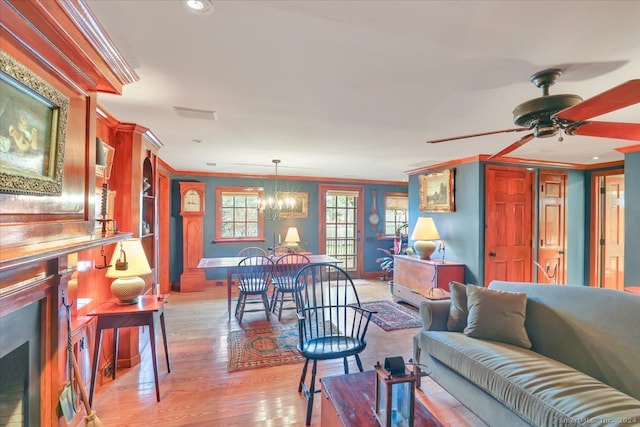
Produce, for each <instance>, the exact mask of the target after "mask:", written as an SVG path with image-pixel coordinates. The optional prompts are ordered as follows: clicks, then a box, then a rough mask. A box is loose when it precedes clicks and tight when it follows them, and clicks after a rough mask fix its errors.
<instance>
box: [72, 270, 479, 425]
mask: <svg viewBox="0 0 640 427" xmlns="http://www.w3.org/2000/svg"><path fill="white" fill-rule="evenodd" d="M359 283H362V284H359V285H358V294H359V296H360V299H361V301H375V300H382V299H389V300H390V299H391V297H390V295H389V290H388V285H387V283H386V282H382V281H371V282H361V281H359ZM165 318H166V324H167V336H168V341H169V354H170V357H171V373H170V374H168V373H167V368H166V363H165V357H164V350H163V347H162V344H161V343H162V341H161V340H162V338H161V336H158V339H157V343H158V367H159V375H160V397H161V401H160V402H156V396H155V388H154V383H153V369H152V365H151V352H150V350H149V346H146V347H145V348H144V349H143V350H142V353H141V354H142V363H141V364H140V365H138V366H136V367H133V368H131V369H126V370H125V369H120V370H118V377H117V379H116V380H115V381H112V382H107V383H106V384H104V385H103V386H101V387H100V388H99V389H98V390H97V392H96V395H95V397H94V405H93V409H94V410H95V411H96V413H97V415H98V417H99V418H100V420H101V421H102V422H103V423H104V425H105V426H107V427H124V426H156V425H157V426H167V427H170V426H224V427H235V426H243V427H244V426H269V427H278V426H304V419H305V411H306V401H305V399H304V397H303V396H302V395H301V394H299V393H298V381H299V378H300V372H301V369H302V364H295V365H285V366H277V367H273V368H263V369H255V370H248V371H240V372H233V373H228V372H227V364H228V361H229V359H228V354H227V337H228V334H229V332H230V331H232V330H238V329H240V328H241V327H242V328H251V327H261V326H266V325H268V322H267V320H266V318H265V316H264V313H245V317H244V319H243V322H242V326H240V325H239V324H238V322H237V320H236V319H235V318H233V317H232V319H231V322H227V301H226V288H225V287H215V288H210V289H207V290H205V291H204V292H194V293H177V292H174V293H172V294H171V296H170V298H169V300H168V302H167V304H166V308H165ZM290 322H294V313H293V311H286V312H283V318H282V323H290ZM270 323H273V324H278V323H280V322H279V321H278V320H277V316H271V321H270ZM158 329H159V328H158ZM416 332H417V329H403V330H399V331H391V332H385V331H384V330H382V329H381V328H379V327H378V326H376V325H374V324H373V323H372V324H371V325H370V327H369V331H368V333H367V342H368V345H367V348H366V350H365V351H364V353H363V354H362V356H361V358H362V363H363V366H364V368H365V370H369V369H373V365H374V364H375V363H376V361H383V360H384V358H385V357H387V356H403V357H404V359H405V360H408V359H409V358H410V357H411V346H412V337H413V335H415V333H416ZM143 333H147V331H144V332H143ZM318 365H319V367H318V371H319V372H318V377H319V378H321V377H324V376H329V375H340V374H342V373H343V368H342V362H341V361H327V362H320V363H319V364H318ZM350 369H351V372H356V371H357V368H356V366H355V363H354V362H352V363H351V365H350ZM321 398H322V395H321V394H317V395H316V399H315V404H314V410H313V420H312V425H313V426H319V425H320V401H321ZM417 398H418V399H419V400H420V401H421V402H422V403H423V404H424V405H425V406H426V407H427V408H428V409H429V410H430V411H431V413H432V414H434V415H435V416H436V417H437V418H438V419H439V420H440V421H441V422H442V423H443V424H444V425H445V426H482V425H484V424H483V423H482V422H480V421H479V420H478V419H477V418H476V417H475V416H474V415H473V414H472V413H471V412H469V411H468V410H467V409H466V408H465V407H464V406H462V405H461V404H460V403H459V402H457V401H456V400H455V399H453V398H452V397H451V396H450V395H449V394H448V393H446V392H445V391H444V390H443V389H442V388H440V387H439V386H438V385H437V384H435V383H434V382H433V381H432V380H431V379H430V378H423V383H422V389H421V390H418V392H417ZM83 425H84V424H83Z"/></svg>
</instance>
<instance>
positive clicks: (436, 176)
mask: <svg viewBox="0 0 640 427" xmlns="http://www.w3.org/2000/svg"><path fill="white" fill-rule="evenodd" d="M418 180H419V181H420V205H419V210H420V212H455V203H454V184H455V169H446V170H443V171H440V172H434V173H428V174H425V175H420V176H418Z"/></svg>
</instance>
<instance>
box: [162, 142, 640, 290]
mask: <svg viewBox="0 0 640 427" xmlns="http://www.w3.org/2000/svg"><path fill="white" fill-rule="evenodd" d="M486 164H487V163H485V162H470V163H465V164H461V165H458V166H456V168H455V169H456V173H455V205H456V210H455V212H453V213H429V214H427V213H420V212H419V209H418V205H419V183H418V174H413V175H411V176H409V185H408V189H407V186H405V185H402V184H398V185H387V184H372V183H363V184H357V183H356V184H354V183H353V182H345V183H343V184H347V185H362V186H363V189H364V191H363V194H364V198H365V203H364V207H365V218H366V216H367V215H366V214H368V213H369V211H370V209H371V204H372V200H371V189H372V188H377V190H378V196H377V202H376V203H377V206H378V211H382V206H383V203H384V193H385V192H407V191H408V193H409V231H411V230H413V227H414V225H415V223H416V221H417V218H418V217H419V216H432V217H433V218H434V221H435V222H436V225H437V227H438V230H439V232H440V235H441V237H442V238H443V240H444V241H445V243H446V250H445V257H446V259H448V260H451V261H456V262H460V263H464V264H465V265H466V268H465V281H466V282H467V283H484V203H485V179H484V175H485V174H484V170H485V165H486ZM513 166H518V165H513ZM532 169H533V170H534V173H535V182H536V183H537V182H538V171H539V169H540V168H538V167H533V168H532ZM544 169H549V168H546V167H545V168H544ZM609 169H611V168H609ZM601 170H607V168H602V169H597V170H596V169H594V170H588V171H584V170H569V171H568V180H567V219H568V221H567V249H566V252H567V283H570V284H574V285H588V284H589V268H590V266H589V245H590V244H591V242H590V237H589V236H590V227H591V224H590V212H589V211H590V205H591V194H590V185H591V176H592V174H593V173H595V172H598V171H601ZM194 180H195V181H201V182H206V184H207V185H206V192H207V200H206V215H205V218H204V254H205V257H216V256H228V255H234V254H236V253H237V252H238V250H239V249H240V248H242V247H243V246H245V245H243V244H229V243H224V244H216V243H214V242H213V240H214V235H215V188H216V186H219V185H221V186H245V187H250V186H261V187H265V191H267V192H269V191H270V190H272V189H271V188H270V187H269V184H271V183H272V182H273V181H272V180H266V181H265V180H262V179H260V178H255V177H249V178H236V177H230V178H228V177H211V176H203V177H194V176H192V175H189V176H181V175H175V176H173V177H172V190H171V191H172V203H171V205H172V208H171V209H172V212H171V250H172V253H171V258H172V262H171V281H172V282H174V281H177V280H178V278H179V276H180V274H181V272H182V249H181V248H182V218H181V217H180V214H179V212H180V195H179V191H178V181H194ZM278 182H279V185H280V187H279V188H280V190H281V191H302V192H307V193H309V217H308V218H306V219H282V220H279V221H275V222H274V221H265V239H266V241H265V242H264V243H263V244H259V245H257V246H263V247H265V248H267V247H270V246H272V245H273V236H274V233H275V235H276V236H277V235H278V234H281V235H282V237H283V238H284V234H285V233H286V230H287V228H288V227H290V226H296V227H298V230H299V232H300V237H301V238H302V240H303V241H302V242H301V245H302V246H304V248H305V249H307V250H308V251H310V252H314V253H319V252H322V251H321V250H320V249H319V248H318V223H319V218H318V186H319V184H321V183H328V184H340V183H339V182H335V181H331V182H325V181H296V180H287V179H286V178H281V179H279V181H278ZM639 183H640V152H635V153H629V154H626V156H625V190H626V191H625V255H626V256H625V267H624V268H625V285H626V286H640V185H639ZM534 193H537V192H534ZM537 203H538V202H537V200H535V201H534V206H537ZM534 223H536V224H537V218H536V220H535V221H534ZM362 236H363V238H364V263H365V265H364V271H365V272H375V271H379V268H378V265H377V263H376V262H375V260H376V258H378V257H379V256H380V255H381V253H380V252H379V251H378V250H377V249H378V248H389V247H390V246H391V245H392V241H391V240H378V238H377V236H376V235H375V233H374V232H373V231H372V230H371V227H370V226H369V225H368V223H365V227H364V230H363V234H362ZM276 239H277V237H276ZM536 241H537V239H534V242H536ZM410 243H412V242H410ZM536 250H537V247H536V246H535V245H534V254H535V253H536ZM441 256H442V253H441V252H436V253H435V254H434V258H435V259H438V258H439V257H441ZM534 271H535V273H534V274H537V270H535V269H534ZM207 277H208V278H209V279H214V278H216V279H218V278H223V277H224V272H208V273H207ZM535 277H536V276H535V275H534V280H535Z"/></svg>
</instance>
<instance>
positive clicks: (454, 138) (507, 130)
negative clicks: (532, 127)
mask: <svg viewBox="0 0 640 427" xmlns="http://www.w3.org/2000/svg"><path fill="white" fill-rule="evenodd" d="M523 130H529V129H528V128H513V129H502V130H494V131H491V132H482V133H472V134H471V135H462V136H454V137H451V138H442V139H432V140H430V141H426V143H427V144H437V143H438V142H446V141H454V140H456V139H465V138H473V137H476V136H485V135H494V134H496V133H508V132H522V131H523Z"/></svg>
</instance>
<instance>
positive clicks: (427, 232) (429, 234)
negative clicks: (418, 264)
mask: <svg viewBox="0 0 640 427" xmlns="http://www.w3.org/2000/svg"><path fill="white" fill-rule="evenodd" d="M411 240H415V241H416V242H415V243H414V244H413V247H414V249H415V250H416V252H417V253H418V256H419V257H420V258H422V259H431V254H432V253H433V251H435V250H436V244H435V243H433V242H432V240H440V234H439V233H438V229H437V228H436V224H435V222H433V218H431V217H420V218H418V222H416V226H415V228H414V229H413V233H411Z"/></svg>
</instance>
